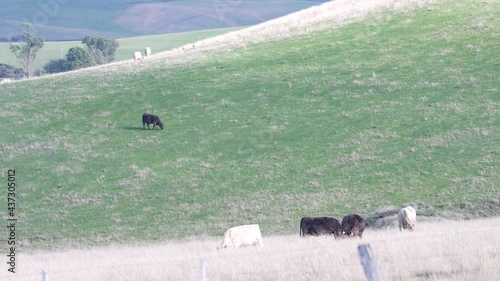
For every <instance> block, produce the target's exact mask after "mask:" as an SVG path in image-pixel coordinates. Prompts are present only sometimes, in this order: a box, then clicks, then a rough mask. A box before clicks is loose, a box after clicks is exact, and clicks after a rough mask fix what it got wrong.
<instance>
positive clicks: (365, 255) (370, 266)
mask: <svg viewBox="0 0 500 281" xmlns="http://www.w3.org/2000/svg"><path fill="white" fill-rule="evenodd" d="M358 253H359V259H360V260H361V264H362V265H363V269H364V270H365V275H366V279H367V280H368V281H383V279H382V275H381V274H380V271H379V270H378V267H377V264H376V263H375V259H374V258H373V253H372V248H371V247H370V244H361V245H359V246H358Z"/></svg>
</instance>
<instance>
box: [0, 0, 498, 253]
mask: <svg viewBox="0 0 500 281" xmlns="http://www.w3.org/2000/svg"><path fill="white" fill-rule="evenodd" d="M499 11H500V5H499V4H498V3H495V4H492V3H483V2H481V1H469V0H459V1H450V2H446V3H437V4H427V5H425V6H423V7H420V8H417V9H415V10H413V11H411V12H405V13H402V12H392V13H389V12H383V13H381V14H378V15H377V16H373V17H369V18H368V19H365V20H363V21H360V22H355V23H351V24H348V25H345V26H342V27H339V28H332V29H330V30H325V31H322V32H316V33H310V34H307V35H303V36H297V37H292V38H289V39H286V40H281V41H273V42H264V43H259V44H255V45H249V46H247V48H246V49H244V50H243V49H234V50H231V51H227V52H226V51H225V52H215V53H211V54H207V55H206V58H205V59H203V60H189V62H186V63H184V64H180V65H169V64H167V63H166V62H161V63H160V61H157V62H154V63H153V61H152V60H151V62H152V63H151V64H150V65H149V66H146V65H145V64H146V63H147V62H144V63H143V64H141V66H143V67H140V68H139V67H137V65H135V64H130V65H123V67H120V68H119V69H118V68H109V69H108V68H102V69H99V70H93V71H81V72H76V73H71V74H67V75H61V76H54V77H50V78H43V79H32V80H29V81H22V82H16V83H7V84H2V85H0V96H1V99H2V103H1V105H0V112H1V114H0V126H1V128H2V134H0V143H1V147H0V159H1V165H0V167H1V168H2V174H3V178H2V179H3V182H4V184H5V183H6V182H7V179H6V177H5V174H6V171H7V169H16V183H17V193H16V198H17V200H18V201H17V204H18V205H17V206H18V208H17V209H16V212H17V214H18V217H19V225H22V227H20V228H19V240H20V241H19V243H21V244H22V245H23V247H25V248H60V247H72V246H75V245H77V246H80V245H84V246H85V245H96V244H109V243H129V242H143V241H147V242H149V241H163V240H168V239H182V238H186V237H189V236H203V235H208V236H215V235H222V234H223V232H224V231H225V230H226V229H227V228H228V227H231V226H235V225H239V224H248V223H258V224H260V225H261V229H262V231H263V234H264V235H267V234H280V233H296V234H297V235H298V223H299V221H300V218H301V217H302V216H316V215H319V216H324V215H328V216H334V217H337V218H340V219H341V218H342V217H343V216H344V215H346V214H348V213H350V212H356V213H359V214H361V215H363V216H364V217H370V216H373V215H374V214H375V213H377V212H380V211H381V210H388V209H397V208H400V207H401V206H404V205H407V204H414V205H415V206H417V207H418V208H417V209H418V212H419V215H426V216H453V217H456V218H467V217H477V216H494V215H499V214H500V211H499V210H500V209H499V207H500V204H499V198H500V176H499V171H500V122H499V119H498V118H499V116H500V115H499V103H500V94H499V86H500V81H499V76H498V74H499V65H498V62H499V61H500V60H499V59H500V57H499V52H498V27H499V20H498V19H499V18H500V17H499ZM161 38H163V37H161ZM161 40H165V42H166V41H169V40H166V39H161ZM122 42H123V45H125V41H122ZM134 42H135V43H134V44H137V45H135V46H144V45H145V44H143V42H142V40H138V41H134ZM161 44H162V43H158V45H157V46H161ZM165 44H166V43H165ZM147 45H150V46H151V47H152V48H153V50H155V49H157V48H159V47H155V45H153V44H150V43H149V42H148V44H147ZM168 48H171V46H169V47H165V49H168ZM55 49H56V50H57V47H56V48H55ZM126 53H129V50H128V51H127V52H126ZM144 112H150V113H153V114H157V115H159V117H160V118H161V120H162V121H163V123H164V124H165V130H143V128H142V123H141V115H142V113H144ZM4 198H5V196H4ZM2 202H5V201H2ZM4 204H5V203H4ZM5 210H6V208H0V215H1V216H2V217H4V218H5V217H6V215H7V213H6V211H5ZM2 239H5V238H0V240H2ZM4 242H5V241H4ZM5 244H6V242H5Z"/></svg>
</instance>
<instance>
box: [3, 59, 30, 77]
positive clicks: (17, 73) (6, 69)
mask: <svg viewBox="0 0 500 281" xmlns="http://www.w3.org/2000/svg"><path fill="white" fill-rule="evenodd" d="M23 77H24V71H23V70H22V69H21V68H17V67H15V66H12V65H10V64H5V63H0V78H12V79H21V78H23Z"/></svg>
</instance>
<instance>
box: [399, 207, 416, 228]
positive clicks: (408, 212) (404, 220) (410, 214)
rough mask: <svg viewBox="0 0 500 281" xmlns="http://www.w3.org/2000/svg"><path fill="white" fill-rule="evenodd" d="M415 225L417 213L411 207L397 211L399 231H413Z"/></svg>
mask: <svg viewBox="0 0 500 281" xmlns="http://www.w3.org/2000/svg"><path fill="white" fill-rule="evenodd" d="M416 223H417V212H416V211H415V209H414V208H413V207H412V206H408V207H406V208H403V209H401V210H399V212H398V224H399V231H401V230H402V229H409V230H411V231H413V230H415V224H416Z"/></svg>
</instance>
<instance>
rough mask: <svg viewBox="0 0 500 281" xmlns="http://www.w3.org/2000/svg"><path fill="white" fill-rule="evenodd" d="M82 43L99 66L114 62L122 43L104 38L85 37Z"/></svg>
mask: <svg viewBox="0 0 500 281" xmlns="http://www.w3.org/2000/svg"><path fill="white" fill-rule="evenodd" d="M82 43H83V44H85V45H86V46H87V48H88V50H89V53H90V54H91V55H92V57H93V58H94V61H95V62H96V63H97V64H105V63H108V62H112V61H114V60H115V52H116V50H117V49H118V47H120V43H119V42H118V41H116V40H115V39H112V38H107V37H102V36H85V38H83V40H82Z"/></svg>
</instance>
